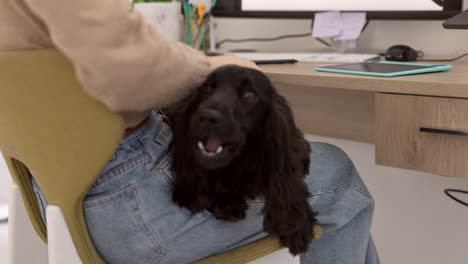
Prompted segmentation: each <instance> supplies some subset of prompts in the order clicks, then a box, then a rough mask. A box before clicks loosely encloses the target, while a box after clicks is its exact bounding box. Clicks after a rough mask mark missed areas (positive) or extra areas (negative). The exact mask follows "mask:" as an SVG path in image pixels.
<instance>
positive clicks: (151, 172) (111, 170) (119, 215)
mask: <svg viewBox="0 0 468 264" xmlns="http://www.w3.org/2000/svg"><path fill="white" fill-rule="evenodd" d="M171 140H172V132H171V130H170V128H169V127H168V126H167V125H166V124H165V123H164V122H163V117H162V116H161V115H160V114H158V112H153V113H152V114H151V116H150V117H149V118H148V120H147V121H146V122H145V123H144V124H143V125H142V126H141V127H140V128H139V129H138V130H137V131H136V132H134V133H133V134H131V135H130V136H128V137H126V138H125V139H124V140H123V142H122V144H121V145H120V146H119V148H118V150H117V151H116V153H115V155H114V157H113V158H112V160H111V161H110V162H109V163H108V165H107V166H106V168H105V169H104V170H103V172H102V174H101V175H100V177H99V179H98V180H97V181H96V183H95V184H94V186H93V187H92V188H91V189H90V191H89V193H88V195H87V196H86V198H85V202H84V210H85V216H86V221H87V225H88V229H89V232H90V234H91V237H92V239H93V242H94V244H95V246H96V248H97V250H98V251H99V253H100V254H101V255H102V257H103V258H104V259H105V260H106V262H107V263H110V264H124V263H125V264H129V263H138V264H146V263H151V264H156V263H163V264H184V263H191V262H194V261H196V260H198V259H201V258H204V257H207V256H209V255H213V254H217V253H220V252H223V251H225V250H228V249H231V248H234V247H238V246H241V245H243V244H246V243H249V242H252V241H255V240H258V239H260V238H262V237H264V236H266V235H267V234H266V233H265V232H264V231H263V217H262V208H263V204H264V203H263V201H262V200H255V201H249V209H248V211H247V217H246V219H244V220H242V221H238V222H226V221H220V220H217V219H216V218H215V217H213V216H212V215H211V214H210V213H209V212H208V211H206V210H205V211H202V212H200V213H197V214H192V213H191V212H190V211H188V210H187V209H185V208H180V207H178V206H177V205H176V204H175V203H173V201H172V190H173V185H174V179H173V174H172V170H171V159H172V157H171V155H170V152H169V150H168V149H169V145H170V143H171ZM311 149H312V151H311V154H310V155H311V166H310V172H309V175H307V176H306V178H305V181H306V183H307V185H308V186H309V190H310V192H311V193H312V197H311V199H310V203H311V206H312V207H313V208H314V209H315V210H318V211H319V216H318V220H319V222H320V224H321V226H322V227H323V229H324V231H325V235H324V236H326V235H327V233H330V232H333V231H335V230H337V229H340V228H341V227H343V226H345V225H347V224H348V223H349V222H350V221H351V220H352V219H353V218H354V217H356V216H357V215H359V214H360V212H361V211H363V210H365V209H366V208H369V207H372V210H373V200H372V198H371V196H370V194H369V192H368V191H367V189H366V187H365V186H364V184H363V182H362V180H361V179H360V177H359V174H357V172H356V169H355V168H354V165H353V163H352V162H351V160H350V159H349V158H348V156H347V155H346V154H345V153H344V152H343V151H342V150H340V149H339V148H337V147H335V146H332V145H329V144H324V143H311ZM372 210H371V211H372ZM371 216H372V212H371V213H370V217H371ZM366 228H367V227H366ZM368 228H370V225H369V226H368ZM324 241H325V240H324ZM314 243H320V242H313V243H312V248H313V246H314ZM363 243H365V241H364V242H363ZM317 245H319V244H317Z"/></svg>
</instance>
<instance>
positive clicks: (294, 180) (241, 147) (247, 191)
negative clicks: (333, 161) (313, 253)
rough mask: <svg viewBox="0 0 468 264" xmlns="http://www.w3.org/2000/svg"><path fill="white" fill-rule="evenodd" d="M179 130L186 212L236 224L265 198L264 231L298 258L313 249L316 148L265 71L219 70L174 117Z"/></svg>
mask: <svg viewBox="0 0 468 264" xmlns="http://www.w3.org/2000/svg"><path fill="white" fill-rule="evenodd" d="M173 129H174V141H173V155H174V157H173V169H174V172H175V176H174V177H175V186H174V192H173V199H174V201H175V202H176V203H177V204H178V205H179V206H181V207H185V208H188V209H189V210H190V211H192V212H193V213H196V212H200V211H202V210H205V209H206V210H208V211H210V212H211V213H212V214H213V215H214V216H215V217H217V218H218V219H222V220H227V221H237V220H241V219H243V218H245V216H246V210H247V207H248V204H247V202H246V200H248V199H254V198H263V199H264V201H265V205H264V209H263V214H264V229H265V231H267V232H268V233H270V234H273V235H277V236H278V237H279V238H280V241H281V243H282V244H283V245H284V246H286V247H288V248H289V251H290V252H291V253H292V254H293V255H296V254H300V253H304V252H306V251H307V249H308V247H309V244H310V242H311V240H312V239H313V236H314V234H313V227H314V225H316V224H317V220H316V218H315V216H316V215H317V213H316V212H315V211H313V210H312V208H311V207H310V205H309V203H308V201H307V200H308V198H309V196H310V194H309V191H308V188H307V185H306V184H305V183H304V176H305V175H306V174H307V173H308V170H309V163H310V160H309V151H310V149H309V144H308V143H307V142H306V141H305V139H304V137H303V135H302V133H301V131H300V130H299V129H298V128H297V127H296V125H295V124H294V120H293V115H292V112H291V109H290V108H289V106H288V105H287V102H286V100H285V99H284V98H283V97H282V96H280V95H279V94H278V93H277V91H276V90H275V89H274V87H273V86H272V84H271V82H270V81H269V80H268V78H267V77H266V76H265V75H264V74H263V73H262V72H260V71H257V70H254V69H249V68H244V67H239V66H234V65H228V66H223V67H221V68H218V69H217V70H215V71H214V72H213V73H212V74H211V75H210V76H209V77H208V78H207V80H206V81H205V83H204V84H203V85H202V86H201V87H200V89H198V90H197V91H196V92H195V93H194V94H193V95H192V97H191V98H190V99H188V101H187V102H186V103H185V106H184V108H183V110H181V111H179V112H176V113H175V114H174V127H173Z"/></svg>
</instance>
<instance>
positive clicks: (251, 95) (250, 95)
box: [242, 90, 257, 101]
mask: <svg viewBox="0 0 468 264" xmlns="http://www.w3.org/2000/svg"><path fill="white" fill-rule="evenodd" d="M242 99H244V100H246V101H254V100H256V99H257V95H256V94H255V93H254V92H252V91H250V90H247V91H245V92H243V93H242Z"/></svg>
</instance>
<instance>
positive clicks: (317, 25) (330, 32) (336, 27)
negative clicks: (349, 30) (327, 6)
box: [312, 11, 343, 38]
mask: <svg viewBox="0 0 468 264" xmlns="http://www.w3.org/2000/svg"><path fill="white" fill-rule="evenodd" d="M342 27H343V26H342V23H341V14H340V12H336V11H333V12H322V13H316V14H315V18H314V26H313V27H312V37H314V38H326V37H335V36H338V35H339V34H340V33H341V29H342Z"/></svg>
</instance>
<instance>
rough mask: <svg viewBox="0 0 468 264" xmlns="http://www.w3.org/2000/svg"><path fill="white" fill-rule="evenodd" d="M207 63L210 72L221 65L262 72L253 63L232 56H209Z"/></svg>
mask: <svg viewBox="0 0 468 264" xmlns="http://www.w3.org/2000/svg"><path fill="white" fill-rule="evenodd" d="M208 61H209V62H210V66H211V69H212V70H214V69H216V68H218V67H221V66H223V65H228V64H235V65H239V66H243V67H248V68H252V69H255V70H259V71H262V69H260V68H259V67H258V66H257V64H255V62H253V61H249V60H246V59H243V58H241V57H237V56H232V55H222V56H209V57H208Z"/></svg>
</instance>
